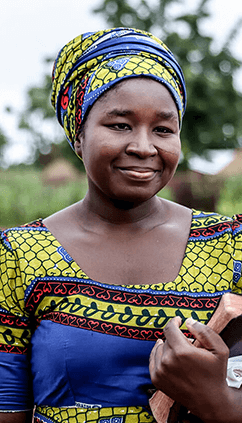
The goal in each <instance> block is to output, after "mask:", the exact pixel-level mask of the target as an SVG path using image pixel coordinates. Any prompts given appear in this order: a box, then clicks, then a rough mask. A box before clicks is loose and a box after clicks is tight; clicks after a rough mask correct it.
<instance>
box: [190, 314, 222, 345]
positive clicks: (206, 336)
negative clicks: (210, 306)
mask: <svg viewBox="0 0 242 423" xmlns="http://www.w3.org/2000/svg"><path fill="white" fill-rule="evenodd" d="M186 326H187V328H188V330H189V331H190V332H191V333H192V335H193V336H194V337H195V338H196V339H197V340H198V341H199V343H200V344H201V346H202V347H203V348H206V349H207V350H208V351H211V352H213V353H220V352H221V353H227V352H228V351H229V349H228V347H227V346H226V344H225V343H224V341H223V340H222V338H221V337H220V336H219V335H218V334H217V333H216V332H214V331H213V330H212V329H211V328H210V327H209V326H206V325H203V324H202V323H200V322H197V321H196V320H194V319H193V318H192V317H190V318H189V319H187V320H186Z"/></svg>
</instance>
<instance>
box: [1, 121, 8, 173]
mask: <svg viewBox="0 0 242 423" xmlns="http://www.w3.org/2000/svg"><path fill="white" fill-rule="evenodd" d="M7 142H8V140H7V137H6V135H5V134H4V133H3V131H2V130H1V128H0V168H1V165H2V163H3V155H4V148H5V146H6V145H7Z"/></svg>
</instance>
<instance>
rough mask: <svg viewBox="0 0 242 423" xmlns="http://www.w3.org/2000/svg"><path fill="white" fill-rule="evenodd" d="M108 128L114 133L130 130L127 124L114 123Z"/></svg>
mask: <svg viewBox="0 0 242 423" xmlns="http://www.w3.org/2000/svg"><path fill="white" fill-rule="evenodd" d="M109 128H111V129H115V130H116V131H127V130H130V129H131V127H130V126H129V125H128V124H127V123H114V124H112V125H109Z"/></svg>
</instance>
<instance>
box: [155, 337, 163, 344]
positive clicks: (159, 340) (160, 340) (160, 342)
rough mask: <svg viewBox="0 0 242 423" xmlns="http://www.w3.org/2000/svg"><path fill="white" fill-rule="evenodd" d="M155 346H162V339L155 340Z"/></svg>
mask: <svg viewBox="0 0 242 423" xmlns="http://www.w3.org/2000/svg"><path fill="white" fill-rule="evenodd" d="M156 344H158V345H161V344H164V342H163V341H162V339H160V338H159V339H157V341H156Z"/></svg>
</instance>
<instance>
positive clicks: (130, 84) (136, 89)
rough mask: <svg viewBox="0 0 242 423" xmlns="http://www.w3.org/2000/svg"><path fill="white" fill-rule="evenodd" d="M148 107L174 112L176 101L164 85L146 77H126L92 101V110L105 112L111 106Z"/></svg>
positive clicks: (175, 111) (175, 110) (176, 112)
mask: <svg viewBox="0 0 242 423" xmlns="http://www.w3.org/2000/svg"><path fill="white" fill-rule="evenodd" d="M117 107H118V108H122V107H125V108H127V107H128V108H129V109H131V110H134V109H137V108H149V109H157V110H160V111H161V110H164V109H166V110H167V111H170V112H174V113H175V114H176V115H177V119H179V117H178V109H177V106H176V103H175V101H174V99H173V97H172V95H171V93H170V91H169V90H168V89H167V88H166V87H165V85H163V84H161V83H160V82H157V81H155V80H154V79H151V78H148V77H135V78H127V79H125V80H123V81H121V82H119V83H117V84H115V85H114V86H113V87H112V88H111V89H110V90H108V91H107V92H105V93H104V94H103V95H102V96H101V97H99V99H98V100H97V101H96V102H95V103H94V105H93V107H92V109H91V111H90V114H91V113H92V112H100V113H105V112H108V111H109V110H111V109H112V108H117Z"/></svg>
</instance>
